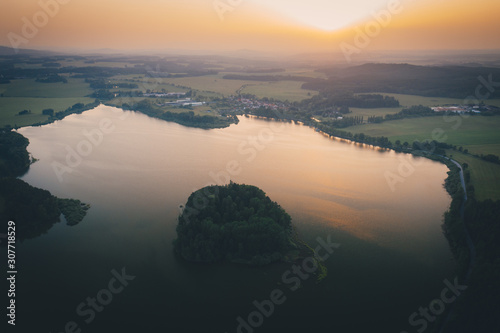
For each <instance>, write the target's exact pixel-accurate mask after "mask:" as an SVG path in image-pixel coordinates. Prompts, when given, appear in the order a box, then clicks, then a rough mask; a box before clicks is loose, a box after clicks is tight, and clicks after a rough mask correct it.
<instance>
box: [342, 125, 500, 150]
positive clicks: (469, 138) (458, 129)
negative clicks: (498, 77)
mask: <svg viewBox="0 0 500 333" xmlns="http://www.w3.org/2000/svg"><path fill="white" fill-rule="evenodd" d="M499 128H500V117H483V116H471V117H469V118H467V119H464V118H461V117H460V116H450V117H449V118H444V117H424V118H411V119H401V120H393V121H385V122H383V123H380V124H365V125H358V126H352V127H348V128H346V130H347V131H349V132H353V133H365V134H367V135H371V136H386V137H388V138H389V139H390V140H391V141H393V142H394V141H396V140H401V142H404V141H407V142H408V143H410V144H411V143H412V142H413V141H415V140H420V141H422V140H429V141H431V140H433V132H434V131H440V130H442V131H444V132H443V135H439V136H440V137H441V136H442V137H443V138H445V140H438V141H443V142H446V143H448V144H452V145H457V146H462V147H464V148H467V149H469V151H470V152H471V153H477V154H481V153H483V154H485V153H489V154H495V155H500V149H499V148H500V145H499V144H498V142H500V131H499V130H498V129H499ZM438 134H439V133H438Z"/></svg>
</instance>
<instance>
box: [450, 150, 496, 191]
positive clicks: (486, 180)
mask: <svg viewBox="0 0 500 333" xmlns="http://www.w3.org/2000/svg"><path fill="white" fill-rule="evenodd" d="M446 154H447V155H448V156H449V155H451V156H452V158H453V159H454V160H456V161H457V162H459V163H460V164H463V163H467V164H468V165H469V169H470V173H471V175H470V177H471V184H472V185H474V189H475V193H476V199H477V200H486V199H492V200H500V187H498V185H497V184H500V165H498V164H494V163H491V162H486V161H483V160H481V159H479V158H477V157H474V156H471V155H468V154H463V153H460V152H458V151H454V150H447V151H446Z"/></svg>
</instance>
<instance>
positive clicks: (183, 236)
mask: <svg viewBox="0 0 500 333" xmlns="http://www.w3.org/2000/svg"><path fill="white" fill-rule="evenodd" d="M177 236H178V238H177V239H176V240H175V241H174V249H175V251H176V252H177V253H178V254H179V255H180V256H182V257H183V258H184V259H186V260H188V261H193V262H206V263H214V262H223V261H226V262H235V263H245V264H250V265H265V264H269V263H271V262H275V261H292V260H296V259H297V258H298V257H303V256H312V257H314V252H313V251H312V250H311V248H310V247H308V246H307V245H306V244H305V243H304V242H302V241H301V240H300V239H299V238H298V237H297V235H296V233H295V231H294V229H293V227H292V222H291V217H290V215H288V214H287V213H286V212H285V210H284V209H283V208H281V206H280V205H279V204H277V203H276V202H274V201H272V200H271V199H270V198H269V197H268V196H267V195H266V193H265V192H264V191H262V190H261V189H259V188H257V187H255V186H251V185H240V184H236V183H233V182H231V183H230V184H229V185H225V186H207V187H205V188H202V189H200V190H198V191H195V192H193V193H192V194H191V196H190V197H189V199H188V201H187V204H186V206H185V207H184V210H183V212H182V214H181V215H180V216H179V223H178V225H177ZM320 266H321V269H320V270H319V273H318V274H319V275H320V276H321V275H326V268H325V267H324V266H322V265H321V264H320ZM323 277H324V276H323Z"/></svg>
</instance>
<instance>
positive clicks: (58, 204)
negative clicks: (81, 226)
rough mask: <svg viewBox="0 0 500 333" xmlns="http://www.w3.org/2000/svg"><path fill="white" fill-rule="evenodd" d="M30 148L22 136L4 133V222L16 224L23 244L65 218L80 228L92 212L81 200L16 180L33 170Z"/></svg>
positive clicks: (0, 190) (0, 203)
mask: <svg viewBox="0 0 500 333" xmlns="http://www.w3.org/2000/svg"><path fill="white" fill-rule="evenodd" d="M28 144H29V141H28V139H26V138H25V137H24V136H22V135H21V134H19V133H16V132H12V131H0V220H2V221H15V222H16V227H17V229H16V231H17V238H18V239H20V240H24V239H29V238H34V237H37V236H39V235H41V234H43V233H45V232H47V230H49V229H50V228H51V227H52V225H54V223H57V222H59V221H60V216H61V214H63V215H64V217H65V218H66V222H67V224H68V225H75V224H78V223H79V222H81V221H82V220H83V218H84V217H85V215H86V214H87V210H88V208H89V206H88V205H85V204H83V203H82V202H80V201H79V200H75V199H59V198H57V197H55V196H53V195H52V194H51V193H50V192H49V191H46V190H42V189H39V188H36V187H33V186H31V185H29V184H28V183H26V182H24V181H22V180H20V179H17V178H16V177H19V176H22V175H23V174H25V173H26V172H27V171H28V169H29V166H30V163H31V160H30V157H29V154H28V151H27V150H26V148H27V146H28Z"/></svg>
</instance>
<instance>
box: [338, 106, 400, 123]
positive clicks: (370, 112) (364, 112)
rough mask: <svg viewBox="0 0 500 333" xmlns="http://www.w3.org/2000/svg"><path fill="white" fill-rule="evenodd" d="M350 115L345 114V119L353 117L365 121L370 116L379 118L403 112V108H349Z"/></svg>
mask: <svg viewBox="0 0 500 333" xmlns="http://www.w3.org/2000/svg"><path fill="white" fill-rule="evenodd" d="M349 110H351V113H349V114H347V115H346V116H347V117H353V116H363V117H365V121H366V119H367V118H368V117H370V116H380V117H383V116H385V115H386V114H395V113H398V112H400V111H401V110H403V107H397V108H375V109H366V108H349Z"/></svg>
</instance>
